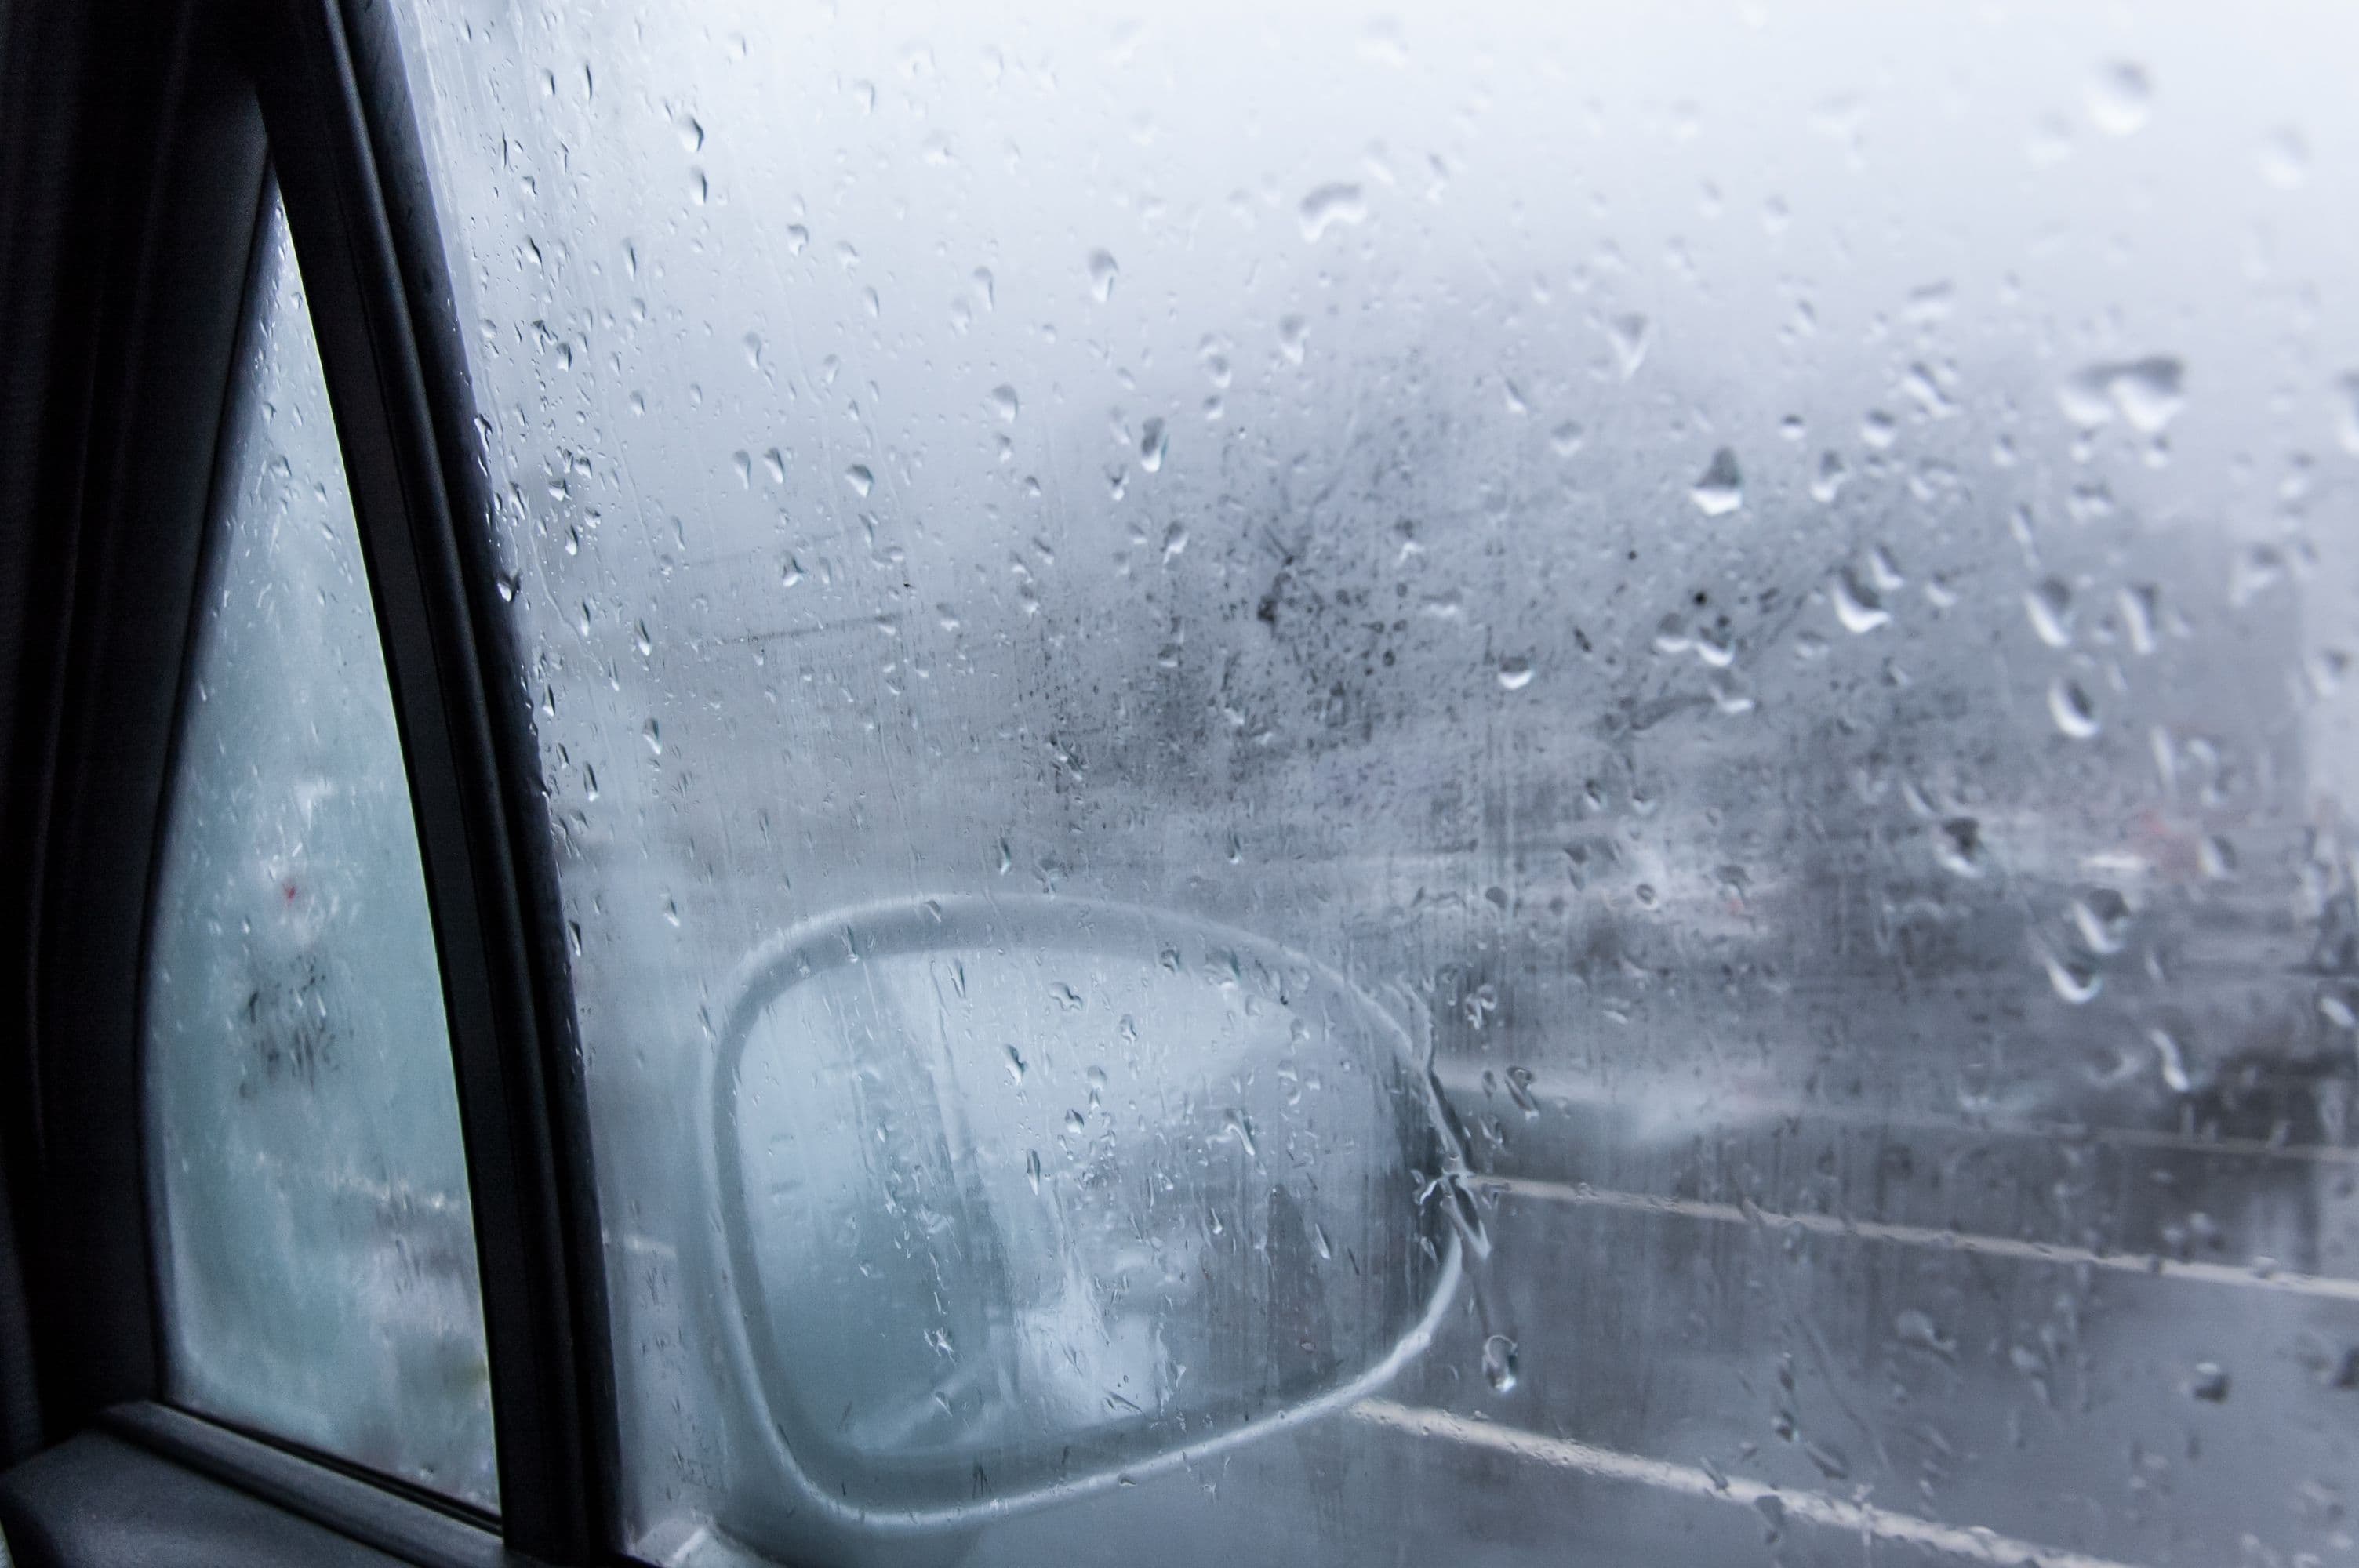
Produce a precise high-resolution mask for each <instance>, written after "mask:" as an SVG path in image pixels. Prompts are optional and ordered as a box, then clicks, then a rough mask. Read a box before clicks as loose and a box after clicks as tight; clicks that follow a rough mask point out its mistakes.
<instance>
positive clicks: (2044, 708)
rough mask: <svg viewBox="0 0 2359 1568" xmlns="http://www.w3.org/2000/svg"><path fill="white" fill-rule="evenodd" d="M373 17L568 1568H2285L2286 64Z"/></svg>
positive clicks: (1835, 36)
mask: <svg viewBox="0 0 2359 1568" xmlns="http://www.w3.org/2000/svg"><path fill="white" fill-rule="evenodd" d="M1037 10H1038V8H1019V7H1013V6H1007V5H918V6H894V7H886V8H869V9H864V8H859V7H849V8H845V9H844V10H843V12H842V13H836V12H832V11H829V10H826V9H822V8H810V9H808V10H806V9H801V8H786V7H777V6H772V5H751V4H748V5H700V6H693V7H690V6H677V7H675V6H669V5H661V4H653V3H650V4H646V5H629V4H623V3H619V0H616V3H606V4H595V5H586V6H582V7H577V8H570V9H568V10H566V11H565V12H564V13H562V14H561V15H560V14H559V13H556V12H541V11H535V10H526V11H517V10H514V9H511V8H508V7H506V6H498V5H489V4H478V3H475V0H436V3H432V4H427V5H421V6H419V7H418V9H417V11H416V12H415V14H414V16H412V17H411V19H410V20H409V22H408V24H407V26H408V27H409V28H410V47H411V56H412V68H413V72H414V76H415V80H416V84H417V86H418V88H419V92H420V93H421V97H422V108H421V120H422V122H423V124H424V126H425V131H426V135H427V137H428V140H429V146H430V156H431V158H432V161H433V163H434V166H435V171H436V178H437V179H438V181H439V193H440V194H439V200H440V202H441V203H442V206H443V211H444V217H445V222H446V223H447V226H448V232H449V233H450V235H451V265H452V271H453V274H454V276H455V278H456V282H457V285H458V300H459V305H458V308H459V310H460V312H461V315H462V323H463V326H464V328H465V330H466V331H467V334H468V338H469V341H470V344H471V347H472V352H473V378H474V386H475V391H476V396H477V400H478V404H479V408H480V413H481V416H482V421H483V423H482V425H481V429H482V430H483V432H484V445H483V449H482V453H481V457H482V460H483V461H484V463H485V465H486V467H487V471H488V472H489V474H490V475H491V477H492V485H493V491H494V493H495V497H496V506H495V511H496V515H495V517H494V518H493V519H492V520H491V526H492V527H493V529H494V531H495V540H496V545H497V547H498V549H499V550H500V551H501V552H503V554H504V558H505V562H506V565H505V567H504V568H503V574H504V575H503V579H502V582H501V585H500V586H501V589H502V591H503V593H504V595H505V596H506V598H507V599H508V600H509V601H510V609H509V613H511V614H512V615H514V616H515V617H516V622H517V625H518V627H519V628H520V630H521V633H522V636H523V643H524V645H525V646H526V648H527V650H528V662H527V668H526V669H525V670H524V671H523V672H522V678H523V679H524V680H525V681H526V682H527V684H528V687H529V690H530V693H531V696H532V698H533V700H534V702H535V704H536V705H537V707H538V713H539V749H540V757H541V761H542V765H543V768H544V772H545V786H546V789H547V793H548V798H549V805H550V810H551V815H552V818H553V821H554V824H555V831H556V836H557V853H558V856H559V862H560V876H561V881H562V884H563V893H564V901H565V916H566V918H567V920H568V921H569V923H570V925H571V932H572V939H573V945H574V952H575V959H574V986H575V989H576V994H577V997H578V999H579V1003H580V1008H581V1018H582V1039H583V1042H584V1049H585V1051H586V1052H587V1054H588V1057H589V1066H588V1075H589V1087H590V1095H591V1102H592V1113H593V1122H594V1128H593V1130H594V1134H595V1141H596V1147H597V1153H598V1166H599V1173H600V1177H599V1179H600V1198H601V1202H602V1204H603V1212H604V1217H605V1223H606V1225H607V1227H608V1234H609V1236H610V1238H611V1250H610V1253H609V1259H608V1263H609V1278H610V1282H611V1288H612V1295H613V1309H614V1354H615V1358H616V1363H617V1369H618V1379H619V1387H620V1391H621V1401H622V1416H623V1422H624V1428H623V1451H624V1456H625V1472H626V1479H627V1484H628V1498H627V1514H628V1519H629V1522H630V1525H631V1528H632V1530H633V1531H634V1532H635V1534H634V1540H635V1541H636V1544H637V1549H638V1550H640V1551H642V1552H647V1553H650V1554H653V1555H656V1556H658V1557H662V1558H667V1559H670V1560H677V1561H680V1562H683V1563H705V1562H711V1563H726V1562H732V1561H736V1560H738V1559H739V1558H741V1557H748V1556H763V1555H768V1556H775V1557H780V1558H786V1557H792V1556H796V1555H799V1554H809V1555H810V1556H812V1557H814V1558H818V1557H829V1558H832V1560H838V1561H875V1562H886V1561H891V1562H940V1563H948V1562H951V1561H958V1562H962V1563H1032V1562H1038V1561H1041V1560H1044V1559H1053V1558H1059V1557H1065V1556H1071V1555H1072V1554H1073V1553H1074V1552H1076V1551H1079V1552H1082V1554H1083V1555H1099V1554H1114V1553H1118V1554H1119V1555H1120V1556H1122V1557H1123V1558H1124V1559H1125V1561H1136V1562H1139V1563H1166V1562H1169V1563H1203V1562H1207V1561H1218V1560H1223V1559H1224V1558H1225V1559H1230V1560H1236V1561H1248V1562H1261V1561H1274V1560H1281V1559H1282V1560H1287V1561H1301V1562H1313V1561H1317V1562H1332V1563H1363V1562H1370V1561H1387V1562H1391V1561H1415V1562H1462V1561H1477V1560H1479V1561H1483V1562H1489V1563H1543V1562H1546V1563H1554V1562H1560V1561H1566V1560H1579V1561H1582V1562H1593V1563H1647V1564H1654V1563H1667V1562H1695V1563H1706V1562H1710V1563H1744V1562H1759V1563H1771V1562H1777V1563H1836V1562H1843V1563H1850V1562H1856V1561H1860V1560H1862V1557H1863V1554H1865V1556H1866V1557H1867V1558H1869V1559H1872V1560H1875V1561H1879V1562H1880V1561H1884V1560H1886V1558H1887V1557H1890V1558H1892V1559H1893V1560H1896V1561H1900V1560H1905V1561H1929V1562H1951V1561H1955V1562H1965V1563H1992V1562H2004V1563H2012V1562H2017V1561H2025V1560H2030V1559H2034V1558H2036V1559H2037V1560H2038V1561H2042V1562H2056V1563H2077V1564H2083V1565H2089V1564H2150V1565H2159V1564H2164V1563H2230V1562H2237V1563H2295V1562H2302V1561H2332V1560H2334V1559H2335V1558H2336V1557H2337V1556H2339V1555H2340V1554H2343V1553H2345V1552H2348V1551H2349V1550H2351V1541H2352V1536H2351V1533H2350V1529H2351V1527H2350V1523H2349V1519H2348V1517H2347V1512H2346V1509H2347V1504H2348V1498H2347V1496H2346V1494H2347V1493H2348V1491H2349V1488H2350V1485H2351V1482H2350V1477H2351V1476H2352V1475H2353V1473H2354V1465H2353V1461H2354V1445H2355V1444H2359V1253H2354V1242H2359V1228H2354V1227H2359V1205H2354V1191H2353V1185H2354V1168H2355V1166H2354V1162H2359V1146H2354V1140H2353V1136H2352V1129H2351V1126H2350V1119H2351V1109H2352V1105H2353V1087H2354V1073H2359V1054H2354V1047H2359V1033H2354V1032H2359V989H2354V988H2359V914H2354V910H2359V904H2354V894H2353V881H2352V878H2353V862H2352V858H2351V857H2352V851H2353V825H2352V821H2351V818H2350V816H2349V814H2347V813H2346V812H2344V810H2343V805H2342V798H2341V797H2342V794H2343V791H2344V790H2345V789H2347V788H2350V787H2352V786H2353V784H2354V782H2359V781H2355V780H2354V764H2355V763H2359V755H2354V745H2353V741H2352V736H2353V734H2354V730H2353V726H2352V714H2351V707H2350V704H2351V701H2352V697H2351V695H2350V692H2349V690H2348V689H2347V688H2348V685H2349V677H2350V675H2351V668H2350V666H2351V659H2352V650H2353V649H2354V647H2359V602H2354V586H2353V585H2354V582H2359V576H2354V568H2359V559H2354V547H2359V546H2354V540H2359V533H2354V530H2353V528H2352V526H2351V516H2350V514H2351V509H2352V506H2353V503H2354V479H2359V301H2354V298H2353V297H2352V292H2351V290H2352V284H2351V280H2352V279H2353V278H2354V276H2359V254H2354V253H2359V229H2354V226H2353V225H2352V223H2351V222H2350V221H2349V217H2348V214H2349V213H2350V212H2351V211H2353V210H2354V199H2359V166H2354V163H2353V162H2352V159H2351V156H2350V149H2351V148H2352V147H2353V146H2359V138H2354V130H2359V126H2354V120H2353V111H2352V108H2351V103H2352V99H2351V96H2350V94H2349V92H2347V91H2346V89H2345V87H2344V84H2343V81H2342V77H2341V74H2340V72H2341V62H2342V61H2343V59H2346V58H2347V57H2348V54H2349V50H2350V45H2351V44H2352V42H2353V37H2352V34H2353V27H2352V24H2351V21H2350V19H2349V17H2348V16H2346V15H2345V14H2344V13H2343V11H2342V10H2341V9H2339V8H2336V7H2332V6H2326V5H2314V6H2290V7H2286V8H2283V9H2281V10H2272V11H2271V12H2270V13H2269V17H2268V19H2267V21H2266V22H2264V21H2262V20H2260V19H2259V18H2257V17H2256V16H2254V15H2252V14H2250V13H2246V12H2235V11H2227V10H2220V9H2217V8H2214V9H2212V10H2205V9H2201V8H2197V7H2170V8H2157V9H2154V10H2151V11H2136V10H2131V9H2126V8H2108V7H2100V6H2094V5H2089V6H2081V5H2067V6H2009V5H1967V4H1941V5H1917V6H1909V7H1899V8H1896V7H1875V6H1869V5H1832V4H1821V5H1803V6H1771V5H1712V4H1701V3H1695V4H1673V5H1658V6H1646V7H1620V8H1600V7H1572V6H1568V7H1546V6H1538V5H1530V6H1521V5H1506V4H1501V3H1492V0H1482V3H1477V4H1473V5H1452V6H1439V5H1417V4H1409V5H1397V6H1391V7H1386V8H1381V9H1378V8H1367V9H1364V8H1360V7H1356V6H1346V5H1327V4H1302V5H1284V6H1266V5H1261V6H1248V5H1227V4H1223V5H1214V6H1212V7H1211V8H1209V9H1207V8H1205V7H1201V6H1200V7H1195V8H1191V9H1187V10H1184V11H1170V10H1167V11H1165V12H1159V13H1158V12H1140V11H1136V10H1128V11H1118V10H1114V9H1106V8H1098V7H1078V6H1077V7H1057V8H1050V9H1049V11H1048V12H1047V13H1046V14H1036V13H1037Z"/></svg>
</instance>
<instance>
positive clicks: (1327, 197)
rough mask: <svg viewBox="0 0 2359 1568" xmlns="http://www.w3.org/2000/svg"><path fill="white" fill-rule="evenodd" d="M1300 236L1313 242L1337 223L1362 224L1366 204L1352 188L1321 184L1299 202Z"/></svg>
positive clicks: (1362, 195)
mask: <svg viewBox="0 0 2359 1568" xmlns="http://www.w3.org/2000/svg"><path fill="white" fill-rule="evenodd" d="M1300 216H1301V219H1302V237H1303V238H1304V239H1306V240H1310V241H1313V242H1316V241H1317V240H1318V239H1319V237H1320V236H1321V235H1322V234H1324V233H1326V232H1327V231H1328V230H1329V229H1332V228H1333V227H1334V226H1335V225H1336V224H1338V223H1364V222H1367V221H1368V201H1367V198H1366V197H1365V196H1364V194H1362V192H1361V190H1360V188H1359V187H1358V186H1356V185H1345V184H1341V183H1337V184H1332V185H1322V186H1320V187H1319V188H1318V189H1315V190H1313V191H1311V192H1310V195H1308V196H1305V197H1304V198H1303V199H1302V207H1301V212H1300Z"/></svg>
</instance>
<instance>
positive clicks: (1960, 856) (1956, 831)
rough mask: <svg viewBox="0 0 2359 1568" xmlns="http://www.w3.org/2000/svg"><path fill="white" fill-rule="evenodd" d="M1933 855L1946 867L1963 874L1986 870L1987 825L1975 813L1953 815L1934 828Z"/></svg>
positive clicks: (1974, 875)
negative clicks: (1984, 826)
mask: <svg viewBox="0 0 2359 1568" xmlns="http://www.w3.org/2000/svg"><path fill="white" fill-rule="evenodd" d="M1933 857H1934V859H1936V860H1940V862H1941V865H1942V867H1943V869H1944V870H1947V871H1952V872H1955V873H1956V874H1957V875H1959V876H1962V877H1978V876H1981V875H1982V874H1983V825H1982V823H1981V821H1980V820H1979V819H1977V818H1975V817H1972V816H1952V817H1951V818H1949V819H1948V820H1947V821H1945V822H1943V823H1941V824H1940V827H1936V828H1935V829H1934V830H1933Z"/></svg>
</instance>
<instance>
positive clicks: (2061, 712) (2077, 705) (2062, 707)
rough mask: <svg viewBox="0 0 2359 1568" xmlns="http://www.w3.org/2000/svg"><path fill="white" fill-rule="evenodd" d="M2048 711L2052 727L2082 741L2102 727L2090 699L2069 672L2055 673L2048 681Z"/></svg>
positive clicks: (2094, 703) (2095, 707)
mask: <svg viewBox="0 0 2359 1568" xmlns="http://www.w3.org/2000/svg"><path fill="white" fill-rule="evenodd" d="M2048 713H2049V718H2051V719H2055V720H2056V728H2057V729H2059V730H2062V731H2063V732H2064V733H2065V734H2066V735H2069V736H2071V738H2072V739H2073V740H2075V741H2086V740H2088V739H2090V738H2091V737H2093V736H2094V735H2095V734H2096V733H2097V731H2098V730H2101V729H2103V728H2104V724H2103V722H2102V721H2101V720H2099V719H2098V718H2097V705H2096V702H2095V701H2094V699H2093V698H2092V697H2090V696H2089V694H2088V692H2087V691H2086V690H2085V689H2084V688H2083V687H2082V685H2081V683H2080V682H2079V681H2076V680H2074V679H2073V678H2072V677H2071V676H2057V677H2056V678H2055V680H2053V681H2052V682H2050V683H2049V687H2048Z"/></svg>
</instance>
